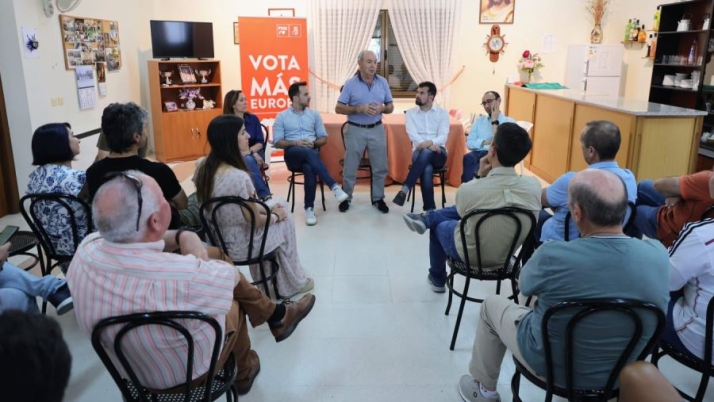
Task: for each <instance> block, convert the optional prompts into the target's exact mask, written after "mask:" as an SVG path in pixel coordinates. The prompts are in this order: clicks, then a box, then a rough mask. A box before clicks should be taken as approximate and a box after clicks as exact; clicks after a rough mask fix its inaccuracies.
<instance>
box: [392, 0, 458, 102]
mask: <svg viewBox="0 0 714 402" xmlns="http://www.w3.org/2000/svg"><path fill="white" fill-rule="evenodd" d="M461 2H462V0H391V6H390V8H389V18H390V19H391V22H392V28H393V29H394V36H395V39H396V40H397V46H399V51H400V52H401V54H402V58H403V59H404V63H405V64H406V66H407V69H408V70H409V75H411V77H412V78H413V79H414V81H415V82H417V83H419V82H422V81H431V82H433V83H434V84H436V87H437V88H442V87H443V86H444V85H446V84H448V83H449V81H450V80H451V78H452V77H453V75H454V74H455V73H456V71H454V59H455V57H456V33H457V32H458V29H459V27H458V25H459V24H458V22H459V19H460V18H459V16H460V14H461V13H460V8H461ZM448 96H449V89H448V88H446V89H445V90H442V91H441V92H439V93H437V99H436V102H437V103H438V104H440V105H441V106H442V107H444V108H447V106H448Z"/></svg>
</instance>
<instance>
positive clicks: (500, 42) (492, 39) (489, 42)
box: [483, 25, 508, 63]
mask: <svg viewBox="0 0 714 402" xmlns="http://www.w3.org/2000/svg"><path fill="white" fill-rule="evenodd" d="M504 37H505V35H501V27H499V26H498V25H493V26H492V27H491V34H490V35H486V43H484V44H483V45H484V46H485V47H486V50H487V51H488V58H489V60H491V62H492V63H495V62H497V61H498V57H499V56H500V55H501V53H504V52H505V51H506V50H505V48H506V45H508V43H506V40H505V39H504Z"/></svg>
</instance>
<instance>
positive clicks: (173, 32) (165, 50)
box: [151, 20, 213, 59]
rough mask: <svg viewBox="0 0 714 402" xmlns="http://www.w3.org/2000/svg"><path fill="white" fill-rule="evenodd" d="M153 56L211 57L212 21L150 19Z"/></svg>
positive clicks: (157, 57)
mask: <svg viewBox="0 0 714 402" xmlns="http://www.w3.org/2000/svg"><path fill="white" fill-rule="evenodd" d="M151 47H152V50H153V53H154V58H156V59H159V58H170V57H175V58H179V57H189V58H204V59H210V58H213V23H211V22H189V21H155V20H151Z"/></svg>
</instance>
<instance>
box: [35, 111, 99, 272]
mask: <svg viewBox="0 0 714 402" xmlns="http://www.w3.org/2000/svg"><path fill="white" fill-rule="evenodd" d="M77 155H79V140H78V139H77V137H75V136H74V133H73V132H72V126H70V124H69V123H49V124H45V125H43V126H41V127H39V128H38V129H37V130H35V133H34V134H33V135H32V164H33V165H35V166H37V168H35V170H33V171H32V172H31V173H30V181H29V183H27V189H26V190H25V192H26V193H27V194H43V193H52V194H69V195H73V196H75V197H79V198H86V197H87V188H86V179H87V174H86V172H84V171H81V170H77V169H73V168H72V161H73V160H74V158H75V157H76V156H77ZM77 204H78V203H77ZM72 208H73V209H74V214H75V218H76V220H77V230H78V234H79V236H80V237H81V238H83V237H84V236H85V235H86V234H87V227H88V226H87V215H86V213H85V210H84V208H82V207H81V205H79V204H78V205H72ZM44 209H45V210H43V211H42V212H43V213H42V214H41V215H40V217H39V219H40V220H41V224H42V226H43V227H44V228H45V229H46V230H47V232H48V235H49V236H50V239H51V240H52V243H53V246H54V247H55V249H56V251H57V253H59V254H62V255H74V251H75V250H74V239H73V237H72V230H71V227H70V226H69V225H70V224H69V218H70V217H69V214H68V213H67V211H66V210H65V209H64V208H62V207H61V206H60V205H59V204H57V203H50V202H47V203H46V208H44ZM62 268H63V270H64V269H65V268H66V266H63V267H62Z"/></svg>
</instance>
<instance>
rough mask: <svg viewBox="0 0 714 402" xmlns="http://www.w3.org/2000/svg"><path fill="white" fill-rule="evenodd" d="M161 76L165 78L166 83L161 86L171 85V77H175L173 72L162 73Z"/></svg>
mask: <svg viewBox="0 0 714 402" xmlns="http://www.w3.org/2000/svg"><path fill="white" fill-rule="evenodd" d="M160 75H161V76H162V77H164V83H163V84H161V85H166V86H168V85H171V76H172V75H174V72H173V71H162V72H161V73H160Z"/></svg>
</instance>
